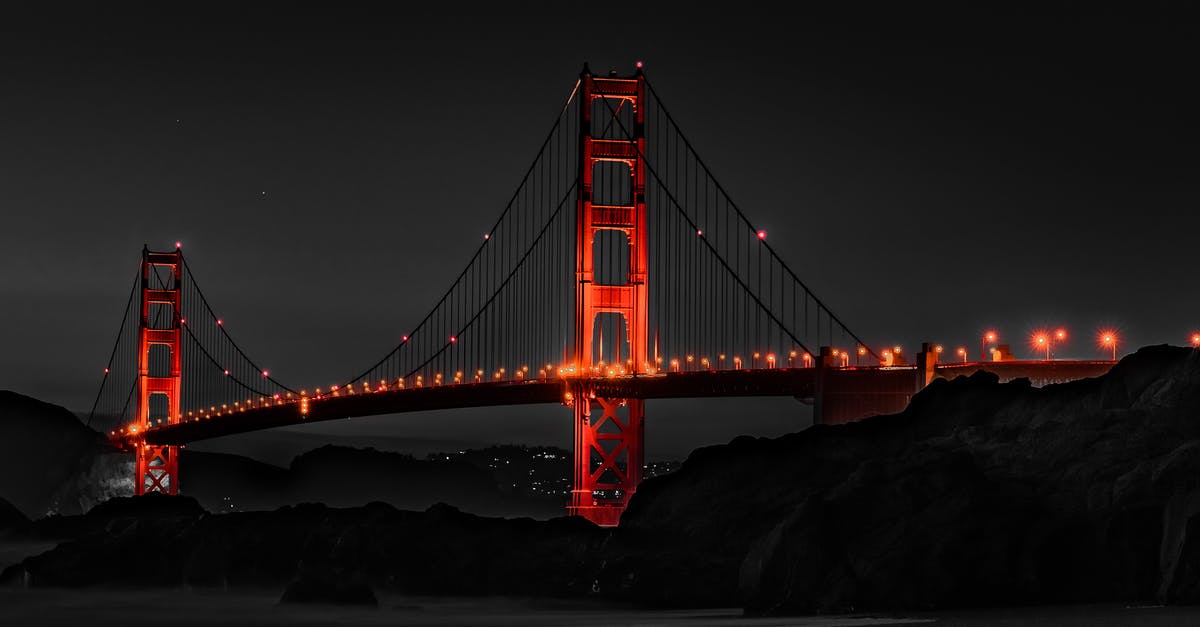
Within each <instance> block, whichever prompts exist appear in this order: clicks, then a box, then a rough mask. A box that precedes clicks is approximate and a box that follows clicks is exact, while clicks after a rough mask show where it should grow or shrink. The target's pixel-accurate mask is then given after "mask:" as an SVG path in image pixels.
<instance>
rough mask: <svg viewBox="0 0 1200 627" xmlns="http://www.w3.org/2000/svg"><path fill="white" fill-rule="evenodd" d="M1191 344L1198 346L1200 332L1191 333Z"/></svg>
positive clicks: (1199, 345) (1199, 344) (1199, 343)
mask: <svg viewBox="0 0 1200 627" xmlns="http://www.w3.org/2000/svg"><path fill="white" fill-rule="evenodd" d="M1192 346H1198V347H1200V333H1193V334H1192Z"/></svg>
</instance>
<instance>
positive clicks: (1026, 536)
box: [4, 346, 1200, 614]
mask: <svg viewBox="0 0 1200 627" xmlns="http://www.w3.org/2000/svg"><path fill="white" fill-rule="evenodd" d="M122 507H126V506H124V505H118V506H114V508H115V509H121V508H122ZM181 510H182V511H184V512H185V513H186V512H188V511H189V508H187V507H184V508H174V509H172V510H171V511H181ZM106 515H107V516H109V519H108V522H106V523H105V525H104V527H103V528H104V530H105V531H104V532H103V533H95V532H91V533H83V534H81V535H80V536H78V539H77V540H76V541H74V542H68V543H64V544H61V545H59V546H58V547H57V548H56V549H54V550H53V551H50V552H48V553H46V554H43V555H41V556H38V557H34V558H29V559H27V560H25V561H24V562H23V563H22V564H20V565H18V566H14V567H11V568H9V569H8V570H6V571H5V576H4V578H5V579H7V580H9V581H24V582H26V583H28V584H30V585H82V584H96V583H105V582H122V583H127V584H138V585H180V584H191V585H238V584H254V585H274V586H279V587H280V589H282V587H283V586H285V585H286V584H287V583H288V582H290V581H292V580H293V579H295V578H296V577H297V576H298V575H300V574H302V573H303V574H305V576H306V577H308V578H309V580H313V581H328V580H330V577H333V578H334V580H336V578H337V577H338V576H343V575H344V576H346V577H351V578H353V580H355V581H359V580H360V579H361V580H362V581H365V582H368V583H369V584H370V585H371V586H373V587H375V588H386V589H389V590H394V591H398V592H403V593H408V594H520V595H571V596H575V595H589V594H599V595H602V596H606V597H609V598H613V599H622V600H633V601H638V602H644V603H652V604H658V605H675V606H721V605H729V604H735V603H742V604H743V605H744V606H745V607H746V608H747V611H748V612H749V613H754V614H758V613H807V612H827V611H839V610H847V609H855V610H886V609H901V608H907V609H913V608H944V607H955V606H978V605H988V606H1000V605H1014V604H1030V603H1064V602H1092V601H1104V602H1113V601H1120V602H1129V603H1156V602H1167V603H1193V602H1200V352H1198V351H1194V350H1191V349H1184V348H1174V347H1166V346H1158V347H1151V348H1145V349H1142V350H1140V351H1138V352H1137V353H1136V354H1135V355H1131V356H1129V357H1127V358H1125V359H1124V360H1122V362H1121V363H1120V364H1119V365H1118V366H1116V367H1115V368H1114V369H1113V370H1112V371H1111V372H1110V373H1109V374H1108V375H1106V376H1104V377H1101V378H1098V379H1093V380H1085V381H1078V382H1074V383H1069V384H1064V385H1057V386H1049V387H1046V388H1041V389H1038V388H1032V387H1030V386H1029V385H1028V383H1027V382H1019V381H1018V382H1013V383H1008V384H1000V383H998V382H997V380H996V378H995V377H994V376H990V375H986V374H981V373H977V374H976V375H974V376H971V377H959V378H957V379H955V380H954V381H938V382H935V383H934V384H933V385H931V386H929V387H928V388H927V389H926V390H924V391H923V392H921V393H920V394H918V395H917V396H916V397H915V398H914V399H913V402H912V403H911V405H910V407H909V408H908V409H907V410H905V411H904V412H902V413H899V414H895V415H892V416H881V417H877V418H872V419H869V420H866V421H863V422H861V423H856V424H851V425H842V426H832V427H815V428H812V429H809V430H806V431H804V432H801V433H796V434H791V435H787V436H784V437H781V438H776V439H754V438H738V439H736V440H734V441H733V442H731V443H730V444H728V445H724V446H714V447H708V448H705V449H701V450H698V451H696V452H695V453H694V454H693V455H692V456H691V457H690V458H689V459H688V460H687V461H686V462H685V463H684V464H683V466H682V467H681V468H680V469H679V470H678V471H676V472H674V473H672V474H670V475H666V476H663V477H660V478H656V479H651V480H647V481H646V482H644V483H643V485H642V487H641V489H639V491H638V493H637V495H636V496H635V497H634V499H633V502H632V503H631V505H630V507H629V510H628V511H627V512H626V515H625V517H624V518H623V520H622V525H621V527H619V528H618V529H616V530H602V529H599V528H597V527H594V526H592V525H590V524H588V523H585V522H583V521H578V520H572V519H555V520H551V521H546V522H539V521H533V520H530V519H515V520H503V519H490V518H480V517H477V516H471V515H468V514H463V513H461V512H458V511H456V510H454V509H453V508H448V507H444V506H437V507H433V508H430V509H429V510H427V511H425V512H423V513H417V512H403V511H396V510H394V509H393V508H391V507H387V506H384V505H381V504H374V505H370V506H367V507H360V508H354V509H340V510H339V509H330V508H327V507H324V506H316V505H312V506H302V507H291V508H283V509H281V510H278V511H276V512H261V513H246V514H227V515H221V516H213V515H209V514H187V515H185V516H182V517H171V516H159V517H144V516H140V515H139V516H133V517H131V518H129V519H128V522H126V523H122V524H116V523H114V522H113V520H114V519H113V518H112V516H113V512H112V511H109V512H108V513H107V514H106ZM90 516H91V515H89V517H90ZM86 518H88V517H85V519H86ZM35 525H36V523H35ZM84 527H88V526H87V525H85V526H84ZM90 528H91V529H96V526H90ZM135 548H136V549H139V550H144V551H148V552H149V553H150V554H153V555H156V556H158V559H156V560H154V561H153V565H154V568H153V569H152V572H151V570H146V569H142V570H138V571H135V570H134V568H133V566H132V565H131V564H132V562H130V561H128V560H114V559H111V558H112V556H114V555H125V554H128V552H130V551H133V550H135ZM114 564H117V565H116V566H115V567H114ZM330 573H339V574H340V575H336V576H335V575H330Z"/></svg>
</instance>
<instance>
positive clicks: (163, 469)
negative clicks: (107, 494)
mask: <svg viewBox="0 0 1200 627" xmlns="http://www.w3.org/2000/svg"><path fill="white" fill-rule="evenodd" d="M134 455H135V456H136V460H137V462H136V464H137V468H136V469H135V471H134V473H135V474H134V484H133V493H134V494H135V495H137V496H141V495H143V494H147V493H150V492H161V493H163V494H171V495H175V494H179V447H178V446H156V445H153V444H146V442H145V441H144V440H143V441H141V442H138V444H137V451H136V452H135V453H134Z"/></svg>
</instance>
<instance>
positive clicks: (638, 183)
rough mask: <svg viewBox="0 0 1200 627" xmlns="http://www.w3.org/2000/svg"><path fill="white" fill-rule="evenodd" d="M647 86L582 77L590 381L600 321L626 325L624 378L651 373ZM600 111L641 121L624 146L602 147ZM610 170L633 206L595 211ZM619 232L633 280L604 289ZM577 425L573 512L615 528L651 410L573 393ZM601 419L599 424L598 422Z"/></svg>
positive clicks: (584, 299)
mask: <svg viewBox="0 0 1200 627" xmlns="http://www.w3.org/2000/svg"><path fill="white" fill-rule="evenodd" d="M645 87H646V85H645V80H644V77H643V76H642V73H641V70H638V71H637V73H636V74H634V75H633V76H632V77H622V78H618V77H611V76H610V77H607V78H596V77H593V76H592V75H591V73H590V72H588V70H587V69H586V68H585V69H584V71H583V73H582V74H581V75H580V100H579V106H580V116H579V117H580V127H579V136H580V137H579V139H580V141H579V146H580V148H579V150H580V154H579V196H578V200H577V212H578V213H577V220H576V240H575V256H576V259H575V273H576V290H575V365H576V367H577V368H578V369H579V370H580V371H581V372H590V371H591V369H592V367H593V366H594V365H595V364H596V361H595V357H596V356H597V355H598V354H599V351H598V350H596V347H595V346H594V345H593V341H592V332H593V330H594V329H595V324H596V318H597V316H598V315H599V314H601V313H616V314H620V316H621V317H622V318H623V319H624V322H625V335H626V337H627V338H628V342H629V346H628V352H627V353H626V355H627V357H628V361H627V362H626V366H627V367H626V371H627V372H629V374H637V373H642V372H645V371H646V370H648V369H649V362H648V353H647V348H648V341H649V322H648V308H647V300H646V297H647V290H646V274H647V267H648V248H647V242H648V237H647V236H648V232H649V230H648V228H647V224H646V164H645V163H644V162H643V161H642V159H640V158H639V155H643V154H645V152H646V137H645V132H644V130H645V116H646V109H645V107H644V106H643V103H644V102H645V92H646V89H645ZM597 102H602V103H604V105H605V106H600V107H597V109H598V110H599V111H601V112H604V113H606V112H607V111H609V110H610V108H611V110H612V111H619V110H620V109H621V108H622V107H624V106H628V107H629V110H630V111H631V112H632V115H633V118H634V122H633V128H632V129H630V128H628V127H626V126H623V125H616V126H618V127H621V128H624V129H625V130H627V131H629V132H630V133H631V137H628V138H626V139H609V138H594V137H593V136H592V107H593V105H594V104H596V103H597ZM603 162H612V163H622V164H624V165H626V166H627V167H628V168H629V182H630V184H631V185H632V189H631V190H630V191H631V192H632V193H631V194H630V198H631V199H632V204H630V205H628V206H614V205H594V204H593V202H592V200H593V197H592V183H593V179H594V169H595V167H596V165H597V164H600V163H603ZM605 230H608V231H620V232H621V233H624V234H625V236H626V238H627V241H628V244H629V275H628V277H627V278H626V281H625V282H624V283H623V284H620V285H597V284H596V282H595V270H594V265H593V264H594V254H595V248H594V245H595V241H596V235H597V234H598V233H599V232H600V231H605ZM616 365H617V366H618V367H620V366H621V364H620V363H619V362H618V363H617V364H616ZM570 395H571V396H572V397H573V401H572V402H571V405H572V407H573V411H574V416H575V451H574V455H575V462H574V463H575V483H574V486H573V489H572V490H571V502H570V504H569V505H568V506H567V511H568V513H570V514H572V515H577V516H583V517H585V518H587V519H588V520H591V521H592V522H594V523H596V524H599V525H615V524H617V521H618V520H619V519H620V516H621V512H623V511H624V510H625V505H626V504H627V503H628V502H629V498H630V497H631V496H633V493H634V492H635V491H636V490H637V485H638V483H639V482H640V481H641V478H642V477H641V475H642V457H643V455H642V439H643V434H644V430H643V426H642V420H643V418H644V414H645V401H643V400H641V399H636V398H604V397H595V395H594V392H593V391H592V390H591V389H590V388H588V387H586V386H585V385H582V384H580V385H576V386H572V387H571V392H570ZM597 411H598V412H599V415H597Z"/></svg>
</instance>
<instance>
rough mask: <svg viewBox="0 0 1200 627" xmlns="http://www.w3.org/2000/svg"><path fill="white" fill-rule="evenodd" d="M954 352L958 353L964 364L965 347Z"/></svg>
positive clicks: (965, 357) (965, 359)
mask: <svg viewBox="0 0 1200 627" xmlns="http://www.w3.org/2000/svg"><path fill="white" fill-rule="evenodd" d="M954 352H956V353H958V356H959V357H962V359H963V363H964V364H965V363H967V348H966V347H965V346H959V347H958V350H956V351H954Z"/></svg>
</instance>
